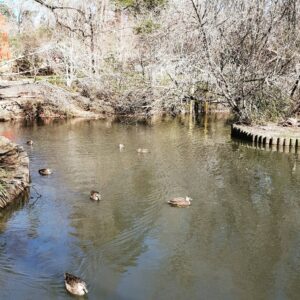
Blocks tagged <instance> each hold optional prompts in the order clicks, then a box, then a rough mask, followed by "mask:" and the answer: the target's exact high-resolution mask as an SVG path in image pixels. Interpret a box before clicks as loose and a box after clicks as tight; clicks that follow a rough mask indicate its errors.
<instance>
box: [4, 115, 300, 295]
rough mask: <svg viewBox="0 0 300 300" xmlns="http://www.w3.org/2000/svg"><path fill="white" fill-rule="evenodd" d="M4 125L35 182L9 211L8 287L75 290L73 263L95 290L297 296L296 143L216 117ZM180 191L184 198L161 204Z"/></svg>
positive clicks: (9, 290)
mask: <svg viewBox="0 0 300 300" xmlns="http://www.w3.org/2000/svg"><path fill="white" fill-rule="evenodd" d="M0 133H1V134H4V135H9V136H10V138H12V139H14V140H15V141H16V142H18V143H20V144H23V145H24V147H25V148H26V150H27V151H28V153H29V156H30V160H31V174H32V184H33V185H34V189H31V195H30V198H29V199H28V201H25V202H23V203H21V204H20V205H16V206H14V207H11V208H8V209H6V210H5V211H1V216H0V288H1V295H0V299H72V296H70V295H69V294H68V293H67V292H66V291H65V289H64V285H63V273H64V272H65V271H68V272H71V273H73V274H77V275H79V276H81V277H82V278H84V279H85V280H86V281H87V283H88V288H89V296H88V297H86V298H88V299H121V300H122V299H124V300H131V299H132V300H135V299H143V300H144V299H145V300H148V299H149V300H150V299H163V300H167V299H172V300H175V299H180V300H181V299H299V295H300V207H299V206H300V186H299V182H300V160H299V156H298V154H297V153H278V152H272V151H263V150H260V149H251V148H247V147H246V146H245V145H243V144H239V143H238V142H236V141H232V140H231V137H230V127H229V126H228V125H226V120H224V119H218V118H212V119H209V120H208V122H207V123H206V122H205V126H204V124H203V122H201V121H200V123H198V124H191V123H189V122H188V120H177V119H176V120H172V121H165V122H160V123H158V124H154V125H152V126H147V125H143V124H134V123H132V124H127V123H112V122H109V121H78V120H76V121H75V120H73V121H69V122H54V123H51V124H48V125H44V124H37V123H35V124H27V125H26V124H22V125H21V124H18V123H15V124H11V123H5V124H0ZM28 139H32V140H33V141H34V145H33V147H31V146H27V145H25V144H26V141H27V140H28ZM119 143H123V144H125V149H124V151H122V152H120V150H119V148H118V144H119ZM140 147H141V148H149V149H150V151H151V152H150V153H148V154H138V153H137V152H136V149H137V148H140ZM43 167H49V168H52V169H53V171H54V173H53V175H51V176H49V177H42V176H40V175H39V174H38V169H40V168H43ZM92 189H96V190H99V191H100V192H101V194H102V197H103V200H102V201H100V202H99V203H96V202H92V201H90V200H89V192H90V190H92ZM37 192H38V193H40V194H41V195H42V197H41V198H37V196H38V194H37ZM185 195H189V196H190V197H192V198H193V202H192V206H191V207H190V208H187V209H177V208H171V207H169V206H168V205H167V204H166V201H167V200H168V199H170V198H171V197H174V196H185Z"/></svg>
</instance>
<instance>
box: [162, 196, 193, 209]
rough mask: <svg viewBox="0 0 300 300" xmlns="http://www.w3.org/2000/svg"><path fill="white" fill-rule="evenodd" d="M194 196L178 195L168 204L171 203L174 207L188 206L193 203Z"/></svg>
mask: <svg viewBox="0 0 300 300" xmlns="http://www.w3.org/2000/svg"><path fill="white" fill-rule="evenodd" d="M191 201H192V198H190V197H187V196H186V197H185V198H183V197H176V198H173V199H171V200H169V201H168V204H170V205H171V206H174V207H188V206H190V205H191V204H192V203H191Z"/></svg>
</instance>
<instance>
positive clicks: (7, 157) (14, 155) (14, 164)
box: [0, 136, 30, 209]
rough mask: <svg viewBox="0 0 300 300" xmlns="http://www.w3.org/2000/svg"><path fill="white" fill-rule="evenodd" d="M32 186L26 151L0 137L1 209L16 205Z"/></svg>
mask: <svg viewBox="0 0 300 300" xmlns="http://www.w3.org/2000/svg"><path fill="white" fill-rule="evenodd" d="M29 185H30V175H29V158H28V155H27V153H26V152H25V150H24V149H23V148H22V147H20V146H18V145H17V144H15V143H12V142H11V141H10V140H8V139H7V138H5V137H2V136H1V137H0V209H2V208H4V207H6V206H8V205H9V204H11V203H14V202H15V201H16V200H17V199H18V198H19V197H20V196H22V195H23V194H25V193H26V192H27V191H28V189H29Z"/></svg>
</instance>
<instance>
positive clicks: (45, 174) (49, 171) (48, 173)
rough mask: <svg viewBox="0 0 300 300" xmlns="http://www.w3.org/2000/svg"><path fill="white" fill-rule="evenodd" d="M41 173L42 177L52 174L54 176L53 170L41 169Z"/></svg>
mask: <svg viewBox="0 0 300 300" xmlns="http://www.w3.org/2000/svg"><path fill="white" fill-rule="evenodd" d="M39 173H40V174H41V175H42V176H47V175H51V174H52V171H51V169H48V168H45V169H40V170H39Z"/></svg>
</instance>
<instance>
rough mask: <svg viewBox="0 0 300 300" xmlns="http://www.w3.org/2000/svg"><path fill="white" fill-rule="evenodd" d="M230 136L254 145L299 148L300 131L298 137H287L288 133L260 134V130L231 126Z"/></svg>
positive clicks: (267, 132)
mask: <svg viewBox="0 0 300 300" xmlns="http://www.w3.org/2000/svg"><path fill="white" fill-rule="evenodd" d="M231 135H232V137H235V138H239V139H242V140H246V141H249V142H252V143H253V144H255V145H263V146H266V147H270V146H279V147H289V148H295V149H297V148H300V129H299V135H295V134H293V135H289V134H288V133H287V134H281V135H280V134H274V132H269V131H268V130H266V132H262V130H256V128H255V127H249V126H242V125H237V124H233V125H232V127H231Z"/></svg>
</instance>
